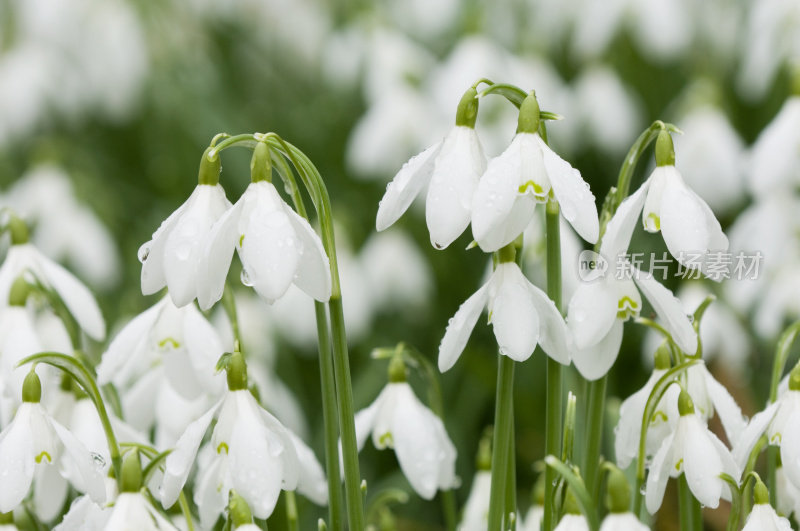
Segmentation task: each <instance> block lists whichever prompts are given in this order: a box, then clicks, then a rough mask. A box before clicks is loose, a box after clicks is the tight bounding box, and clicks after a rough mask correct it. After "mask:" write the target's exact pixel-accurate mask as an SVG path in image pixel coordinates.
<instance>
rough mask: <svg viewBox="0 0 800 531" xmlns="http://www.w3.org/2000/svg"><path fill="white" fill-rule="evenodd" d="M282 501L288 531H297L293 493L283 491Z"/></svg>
mask: <svg viewBox="0 0 800 531" xmlns="http://www.w3.org/2000/svg"><path fill="white" fill-rule="evenodd" d="M284 499H285V502H286V522H287V523H288V525H289V531H298V530H299V529H300V524H299V523H298V521H297V500H296V499H295V497H294V491H292V490H287V491H285V492H284Z"/></svg>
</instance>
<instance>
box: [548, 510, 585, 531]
mask: <svg viewBox="0 0 800 531" xmlns="http://www.w3.org/2000/svg"><path fill="white" fill-rule="evenodd" d="M555 531H589V522H587V521H586V517H585V516H583V515H582V514H572V513H567V514H565V515H564V516H562V517H561V520H559V522H558V525H557V526H556V529H555Z"/></svg>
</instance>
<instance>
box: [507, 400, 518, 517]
mask: <svg viewBox="0 0 800 531" xmlns="http://www.w3.org/2000/svg"><path fill="white" fill-rule="evenodd" d="M509 432H510V433H509V437H508V458H507V459H506V462H507V465H506V466H507V468H508V471H507V472H506V492H505V496H506V503H505V518H506V520H505V521H506V522H507V523H508V524H507V525H506V526H505V527H506V529H510V530H511V531H516V529H517V520H516V516H517V460H516V443H515V441H514V433H515V430H514V396H513V393H512V396H511V422H509ZM512 515H513V519H511V518H512Z"/></svg>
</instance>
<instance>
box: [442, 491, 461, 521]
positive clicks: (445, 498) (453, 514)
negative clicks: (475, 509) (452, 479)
mask: <svg viewBox="0 0 800 531" xmlns="http://www.w3.org/2000/svg"><path fill="white" fill-rule="evenodd" d="M439 497H440V498H441V500H442V512H443V513H444V525H445V529H447V531H456V525H458V522H457V519H458V516H457V514H458V509H456V495H455V491H453V490H452V489H451V490H443V491H441V492H440V493H439Z"/></svg>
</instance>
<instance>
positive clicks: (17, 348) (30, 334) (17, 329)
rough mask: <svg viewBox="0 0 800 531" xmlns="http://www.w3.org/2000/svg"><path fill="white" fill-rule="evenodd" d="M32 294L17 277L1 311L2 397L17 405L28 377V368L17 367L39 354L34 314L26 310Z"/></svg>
mask: <svg viewBox="0 0 800 531" xmlns="http://www.w3.org/2000/svg"><path fill="white" fill-rule="evenodd" d="M31 291H32V287H31V286H30V285H29V284H28V282H27V281H26V280H25V278H24V277H19V278H17V280H15V281H14V283H13V284H12V286H11V290H10V293H9V298H8V299H7V300H6V301H4V302H5V303H7V304H8V306H7V307H5V308H0V380H2V386H3V388H4V394H5V395H6V396H8V397H10V398H12V399H14V401H15V402H16V401H18V400H19V397H20V395H21V393H22V383H23V381H24V380H25V375H26V374H27V373H28V370H29V369H28V368H27V367H18V366H17V364H18V363H19V362H20V361H21V360H22V359H24V358H27V357H28V356H32V355H33V354H36V353H37V352H41V351H42V345H41V341H40V340H39V334H38V333H37V331H36V325H35V323H34V316H33V312H32V311H31V309H30V308H28V307H27V299H28V296H29V294H30V293H31Z"/></svg>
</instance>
